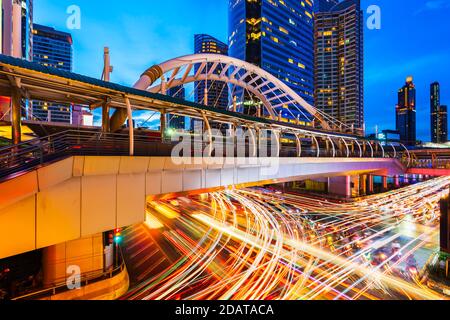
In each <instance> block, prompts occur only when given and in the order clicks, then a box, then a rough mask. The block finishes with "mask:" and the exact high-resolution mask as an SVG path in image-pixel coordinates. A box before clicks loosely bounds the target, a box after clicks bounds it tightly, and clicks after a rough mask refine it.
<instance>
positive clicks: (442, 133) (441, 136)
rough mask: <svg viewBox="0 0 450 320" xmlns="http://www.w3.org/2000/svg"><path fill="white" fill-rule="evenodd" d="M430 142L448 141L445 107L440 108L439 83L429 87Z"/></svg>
mask: <svg viewBox="0 0 450 320" xmlns="http://www.w3.org/2000/svg"><path fill="white" fill-rule="evenodd" d="M430 114H431V141H432V142H434V143H445V142H447V140H448V132H447V128H448V123H447V121H448V119H447V107H446V106H441V87H440V84H439V82H433V83H432V84H431V86H430Z"/></svg>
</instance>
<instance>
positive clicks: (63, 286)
mask: <svg viewBox="0 0 450 320" xmlns="http://www.w3.org/2000/svg"><path fill="white" fill-rule="evenodd" d="M119 248H120V247H119ZM119 251H120V265H119V266H118V267H116V268H114V269H112V270H109V271H105V272H101V273H100V272H91V273H85V274H83V275H81V279H80V284H81V286H82V287H83V286H87V285H90V284H94V283H97V282H100V281H104V280H108V279H112V278H114V277H115V276H117V275H118V274H120V273H121V272H123V271H124V270H125V267H126V265H125V260H124V259H123V256H122V249H120V250H119ZM70 290H72V289H69V288H68V286H67V282H64V283H59V284H56V285H54V286H51V287H49V288H45V289H42V290H38V291H35V292H32V293H29V294H25V295H22V296H19V297H14V298H12V299H11V300H40V299H45V298H47V297H50V296H54V295H57V294H61V293H64V292H67V291H70Z"/></svg>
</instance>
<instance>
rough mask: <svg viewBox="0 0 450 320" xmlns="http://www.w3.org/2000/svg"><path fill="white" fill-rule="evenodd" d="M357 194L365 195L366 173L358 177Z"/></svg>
mask: <svg viewBox="0 0 450 320" xmlns="http://www.w3.org/2000/svg"><path fill="white" fill-rule="evenodd" d="M359 195H360V196H365V195H367V175H362V176H360V177H359Z"/></svg>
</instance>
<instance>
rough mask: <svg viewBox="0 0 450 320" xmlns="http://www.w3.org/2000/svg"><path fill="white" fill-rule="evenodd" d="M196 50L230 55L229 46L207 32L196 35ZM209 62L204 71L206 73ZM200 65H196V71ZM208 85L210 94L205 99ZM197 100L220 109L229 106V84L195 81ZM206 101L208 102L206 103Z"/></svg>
mask: <svg viewBox="0 0 450 320" xmlns="http://www.w3.org/2000/svg"><path fill="white" fill-rule="evenodd" d="M194 51H195V53H196V54H198V53H211V54H221V55H225V56H226V55H228V46H227V45H226V44H225V43H223V42H222V41H220V40H218V39H216V38H214V37H212V36H210V35H207V34H196V35H194ZM211 66H212V64H209V65H208V66H207V67H206V68H205V70H204V71H203V73H206V72H207V70H208V67H211ZM198 68H199V67H198V66H196V67H195V72H197V70H198ZM216 72H218V73H219V74H220V73H221V72H222V69H221V68H217V69H216ZM206 85H207V86H208V96H207V100H206V101H205V86H206ZM195 88H196V89H195V93H194V94H195V97H194V98H195V102H197V103H201V104H207V105H209V106H213V107H216V108H219V109H226V108H228V86H227V85H226V84H225V83H224V82H217V81H215V82H209V83H206V82H205V81H199V82H196V83H195ZM205 102H206V103H205Z"/></svg>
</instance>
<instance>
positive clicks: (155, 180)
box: [145, 171, 162, 196]
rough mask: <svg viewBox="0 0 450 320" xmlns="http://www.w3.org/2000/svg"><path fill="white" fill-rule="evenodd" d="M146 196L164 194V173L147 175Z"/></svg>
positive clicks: (156, 172)
mask: <svg viewBox="0 0 450 320" xmlns="http://www.w3.org/2000/svg"><path fill="white" fill-rule="evenodd" d="M145 183H146V194H147V196H151V195H158V194H161V193H162V188H161V185H162V172H161V171H159V172H158V171H155V172H149V173H147V174H146V178H145Z"/></svg>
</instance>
